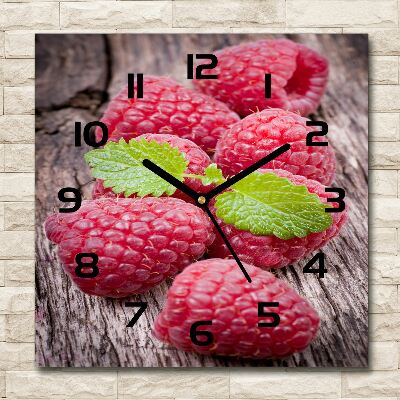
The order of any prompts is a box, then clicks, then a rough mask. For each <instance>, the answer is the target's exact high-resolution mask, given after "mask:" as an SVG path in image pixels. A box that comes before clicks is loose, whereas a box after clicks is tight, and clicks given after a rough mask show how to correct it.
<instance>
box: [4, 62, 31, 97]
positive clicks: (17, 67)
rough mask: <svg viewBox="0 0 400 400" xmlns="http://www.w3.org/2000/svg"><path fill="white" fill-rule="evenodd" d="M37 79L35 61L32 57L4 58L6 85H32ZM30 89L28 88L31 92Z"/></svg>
mask: <svg viewBox="0 0 400 400" xmlns="http://www.w3.org/2000/svg"><path fill="white" fill-rule="evenodd" d="M34 79H35V63H34V61H33V60H31V59H29V60H28V59H21V60H20V59H12V58H10V59H5V60H3V82H4V86H24V85H25V86H28V85H29V86H30V87H32V85H33V83H34ZM29 90H30V89H28V92H29Z"/></svg>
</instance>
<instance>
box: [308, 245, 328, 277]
mask: <svg viewBox="0 0 400 400" xmlns="http://www.w3.org/2000/svg"><path fill="white" fill-rule="evenodd" d="M316 262H318V268H312V266H313V265H314V264H315V263H316ZM303 272H304V273H305V274H318V277H319V278H323V277H324V276H325V273H327V272H328V270H327V269H326V268H325V254H324V253H322V251H320V252H319V253H317V254H316V255H315V256H314V257H313V258H312V259H311V260H310V261H309V262H308V263H307V264H306V265H305V266H304V268H303Z"/></svg>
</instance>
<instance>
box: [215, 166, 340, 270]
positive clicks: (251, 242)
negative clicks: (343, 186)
mask: <svg viewBox="0 0 400 400" xmlns="http://www.w3.org/2000/svg"><path fill="white" fill-rule="evenodd" d="M263 171H264V172H267V171H269V170H263ZM261 172H262V171H261ZM269 172H274V173H275V174H277V175H279V176H281V177H284V178H287V179H290V180H291V181H292V182H293V183H294V184H296V185H305V186H307V189H308V191H309V192H310V193H315V194H317V195H318V196H319V198H320V199H321V201H323V202H326V199H327V198H328V197H331V196H332V193H326V192H325V188H324V186H322V185H321V184H320V183H318V182H316V181H313V180H309V179H306V178H304V177H303V176H298V175H292V174H291V173H290V172H287V171H283V170H274V171H269ZM329 206H330V207H338V204H337V203H335V202H332V203H329ZM331 216H332V219H333V222H332V225H331V226H330V227H329V228H328V229H326V230H325V231H323V232H318V233H311V234H309V235H307V236H306V237H303V238H293V239H289V240H283V239H279V238H278V237H276V236H258V235H253V234H252V233H250V232H248V231H243V230H239V229H236V228H235V227H234V226H233V225H230V224H225V223H224V222H223V221H221V220H220V219H218V222H219V224H220V226H221V228H222V230H223V231H224V233H225V235H226V237H227V238H228V240H229V242H230V244H231V245H232V247H233V249H234V250H235V252H236V254H237V255H238V257H239V259H240V260H243V261H246V262H248V263H250V264H253V265H255V266H257V267H260V268H264V269H270V268H281V267H285V266H287V265H289V264H291V263H294V262H296V261H299V260H300V259H302V258H303V257H306V256H307V255H308V254H310V253H311V252H312V251H314V250H317V249H319V248H321V247H322V246H324V245H325V244H326V243H327V242H328V241H329V240H331V239H332V238H333V237H335V236H336V235H337V234H338V233H339V230H340V228H341V227H342V225H343V224H344V222H345V221H346V217H347V213H346V210H345V211H343V212H340V213H332V214H331ZM208 254H209V255H210V257H221V258H226V257H230V256H231V253H230V251H229V250H228V249H227V248H226V246H225V244H224V242H223V241H222V239H221V238H220V237H219V236H217V237H216V240H215V241H214V243H213V244H212V245H211V246H210V248H209V252H208Z"/></svg>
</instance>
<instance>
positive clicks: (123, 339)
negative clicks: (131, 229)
mask: <svg viewBox="0 0 400 400" xmlns="http://www.w3.org/2000/svg"><path fill="white" fill-rule="evenodd" d="M277 36H283V35H277ZM286 36H287V37H289V38H291V39H293V40H296V41H298V42H302V43H305V44H308V45H310V46H312V47H313V48H315V49H316V50H318V51H320V52H321V53H323V54H325V55H326V56H327V57H328V58H329V61H330V68H331V69H330V81H329V86H328V90H327V93H326V95H325V96H324V98H323V101H322V105H321V107H320V109H319V111H318V114H316V115H314V116H313V118H315V119H322V120H325V121H326V122H327V123H328V125H329V138H330V143H331V145H332V146H333V147H334V150H335V152H336V156H337V160H338V165H337V177H336V181H335V183H334V186H336V187H343V188H344V189H345V190H346V198H347V204H348V206H349V220H348V222H347V223H346V225H345V227H344V228H343V230H342V232H341V234H340V236H339V237H337V238H335V240H334V241H332V242H331V243H329V244H328V245H327V246H325V247H324V249H323V251H324V253H325V255H326V263H327V268H328V273H327V274H326V275H325V278H323V279H319V278H318V277H317V276H316V275H315V274H303V272H302V267H303V266H304V265H305V262H306V261H307V260H303V261H301V262H300V263H299V264H298V265H294V266H291V267H288V268H284V269H282V270H279V271H274V272H275V273H276V275H277V276H279V277H280V278H282V279H284V280H286V281H287V282H289V283H290V284H291V285H292V286H293V287H294V288H295V289H296V290H297V291H299V292H300V293H301V294H302V295H304V296H305V297H306V298H307V299H309V301H310V302H311V303H312V304H313V305H314V306H315V308H316V309H317V311H318V312H319V314H320V316H321V319H322V321H321V329H320V331H319V334H318V337H317V339H316V340H315V341H314V342H313V344H312V345H311V346H310V347H309V348H308V349H307V350H306V351H304V352H303V353H301V354H297V355H295V356H293V357H290V358H288V359H286V360H282V361H270V360H263V361H246V360H237V359H227V358H219V357H205V356H199V355H196V354H189V353H184V352H181V351H178V350H175V349H173V348H170V347H168V346H165V345H163V344H161V343H160V342H159V341H157V340H156V339H154V338H153V336H152V334H151V327H152V323H153V320H154V318H155V317H156V315H157V314H158V313H159V311H160V309H161V308H162V306H163V303H164V301H165V296H166V292H167V289H168V286H169V284H170V282H168V283H165V284H163V285H161V286H159V287H157V288H156V289H154V290H152V291H151V292H149V293H147V294H145V295H142V296H134V297H132V298H127V299H124V300H110V299H101V298H96V297H90V296H86V295H84V294H82V293H81V292H80V291H79V290H78V289H76V288H75V286H73V284H71V282H70V280H69V279H68V278H67V276H66V275H65V274H64V272H63V270H62V268H61V266H60V265H59V263H58V261H57V257H56V253H55V248H54V246H53V245H51V244H49V242H48V241H47V240H46V238H45V237H44V234H43V229H42V224H43V221H44V219H45V218H46V216H47V215H49V214H50V213H51V212H53V211H54V210H56V209H57V208H58V207H59V206H60V204H59V203H58V200H57V192H58V190H59V189H60V188H62V187H65V186H72V187H77V188H80V189H81V191H82V193H83V194H84V197H86V198H90V191H91V185H92V182H91V176H90V173H89V169H88V167H87V166H86V164H85V163H84V161H83V157H82V156H83V154H84V153H85V152H86V151H87V150H88V148H87V147H85V146H82V147H75V146H74V144H73V140H74V130H73V127H74V122H75V121H82V122H83V123H84V122H89V121H93V120H96V119H98V118H99V117H100V116H101V113H102V111H103V110H104V108H105V106H106V104H107V101H108V99H109V98H110V97H111V96H113V95H115V94H116V92H117V91H118V90H119V88H120V87H121V85H122V84H124V83H125V82H126V76H127V73H128V72H143V73H145V74H167V75H172V76H174V77H175V78H176V79H177V80H180V81H182V83H184V84H186V85H187V84H188V82H187V81H186V79H185V74H186V54H187V53H201V52H206V53H208V52H211V51H212V50H214V49H217V48H221V47H223V46H226V45H230V44H236V43H239V42H243V41H248V40H254V39H258V38H261V37H273V36H272V35H247V34H246V35H242V34H240V35H234V34H230V35H213V34H212V35H194V34H193V35H188V34H184V35H173V34H169V35H109V36H105V35H38V36H37V43H36V52H37V56H36V74H37V76H36V105H37V111H36V252H37V267H36V360H37V364H38V366H42V367H43V366H51V367H69V366H76V367H88V366H103V367H108V366H110V367H128V366H139V367H155V366H160V367H161V366H163V367H166V366H168V367H177V366H188V367H200V366H283V367H295V366H306V367H315V366H323V367H365V366H367V359H368V357H367V353H368V243H367V242H368V211H367V208H368V186H367V185H368V182H367V181H368V175H367V174H368V170H367V168H368V138H367V124H368V83H367V82H368V77H367V65H368V59H367V36H366V35H286ZM275 37H276V36H275ZM139 300H140V301H147V302H148V303H149V306H148V308H147V310H146V312H145V314H144V315H142V317H141V318H140V319H139V321H138V323H137V324H136V325H135V326H134V327H133V328H126V325H127V323H128V322H129V320H130V319H131V318H132V316H133V311H134V310H133V309H131V308H126V307H124V302H125V301H139Z"/></svg>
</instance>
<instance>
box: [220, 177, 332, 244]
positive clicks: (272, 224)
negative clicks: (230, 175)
mask: <svg viewBox="0 0 400 400" xmlns="http://www.w3.org/2000/svg"><path fill="white" fill-rule="evenodd" d="M232 189H233V190H232V191H229V192H224V193H222V194H220V195H219V196H217V198H216V202H215V207H216V214H217V216H218V217H219V218H221V219H222V220H223V221H224V222H225V223H228V224H232V225H234V226H235V227H236V228H238V229H241V230H246V231H250V232H251V233H253V234H255V235H274V236H277V237H278V238H281V239H285V240H287V239H291V238H293V237H300V238H301V237H305V236H307V235H308V234H310V233H312V232H322V231H324V230H325V229H327V228H328V227H329V226H330V225H331V224H332V217H331V216H330V215H329V214H328V213H326V212H325V206H326V205H325V204H324V203H322V202H321V200H320V198H319V197H318V196H317V195H316V194H312V193H309V192H308V190H307V188H306V187H305V186H297V185H294V184H293V183H292V182H291V181H290V180H289V179H286V178H281V177H279V176H277V175H275V174H274V173H265V174H261V173H259V172H254V173H252V174H250V175H249V176H247V177H246V178H243V179H242V180H240V181H239V182H237V183H236V184H234V185H232Z"/></svg>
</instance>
